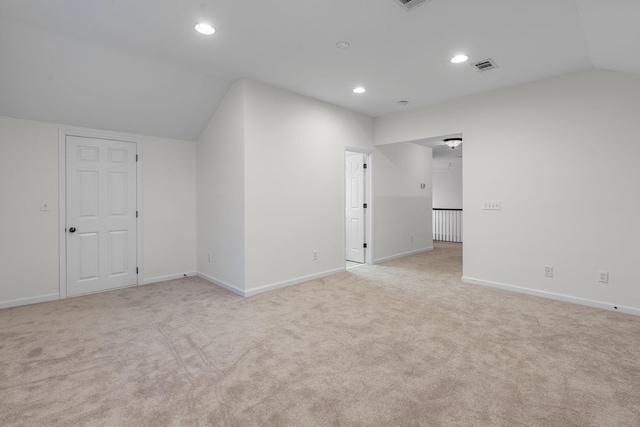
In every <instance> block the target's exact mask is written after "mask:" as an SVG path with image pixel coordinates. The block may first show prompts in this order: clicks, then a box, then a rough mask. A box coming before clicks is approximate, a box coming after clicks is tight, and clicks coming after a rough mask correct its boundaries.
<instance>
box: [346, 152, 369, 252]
mask: <svg viewBox="0 0 640 427" xmlns="http://www.w3.org/2000/svg"><path fill="white" fill-rule="evenodd" d="M347 152H352V153H360V154H364V155H365V158H364V161H365V163H366V164H367V169H366V170H365V173H364V180H365V188H364V197H365V203H367V210H366V212H365V216H364V218H365V220H364V240H365V242H366V243H367V250H366V251H365V257H364V262H365V264H373V260H374V259H375V258H374V256H373V255H374V251H375V246H374V244H373V225H374V224H373V221H374V215H373V208H374V205H373V185H374V182H373V150H369V149H366V148H359V147H351V146H345V147H344V153H343V159H342V182H343V183H344V182H346V179H347V171H346V168H345V167H344V165H345V164H346V162H347ZM346 208H347V196H346V189H345V185H344V184H343V185H342V216H343V217H344V212H345V210H346ZM346 232H347V230H346V226H345V222H344V220H343V221H342V259H343V260H345V262H346V259H347V249H346V247H347V236H346Z"/></svg>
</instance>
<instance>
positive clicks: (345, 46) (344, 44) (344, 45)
mask: <svg viewBox="0 0 640 427" xmlns="http://www.w3.org/2000/svg"><path fill="white" fill-rule="evenodd" d="M349 46H351V43H349V42H338V43H336V47H337V48H338V49H349Z"/></svg>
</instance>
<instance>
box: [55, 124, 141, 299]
mask: <svg viewBox="0 0 640 427" xmlns="http://www.w3.org/2000/svg"><path fill="white" fill-rule="evenodd" d="M67 136H78V137H83V138H93V139H107V140H110V141H118V142H132V143H135V144H136V154H137V156H138V161H137V162H136V204H137V210H138V219H137V223H136V262H137V264H138V274H137V277H136V286H140V285H141V284H142V282H143V280H142V278H143V277H144V265H143V257H142V222H143V221H142V219H143V218H144V211H143V209H142V161H143V159H144V158H143V156H142V138H139V137H135V136H122V135H105V134H97V133H93V132H86V131H76V130H64V129H60V130H59V131H58V195H59V196H58V224H59V234H58V246H59V249H58V251H59V260H60V264H59V271H60V275H59V279H58V280H59V299H64V298H67V239H66V236H67V233H66V231H65V229H66V226H67V225H66V219H67V155H66V153H67Z"/></svg>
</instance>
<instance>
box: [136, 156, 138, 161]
mask: <svg viewBox="0 0 640 427" xmlns="http://www.w3.org/2000/svg"><path fill="white" fill-rule="evenodd" d="M137 161H138V155H137V154H136V162H137Z"/></svg>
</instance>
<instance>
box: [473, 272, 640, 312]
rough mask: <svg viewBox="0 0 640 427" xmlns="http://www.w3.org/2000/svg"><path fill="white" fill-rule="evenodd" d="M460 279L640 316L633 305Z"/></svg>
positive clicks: (475, 283)
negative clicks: (628, 305)
mask: <svg viewBox="0 0 640 427" xmlns="http://www.w3.org/2000/svg"><path fill="white" fill-rule="evenodd" d="M462 281H463V282H465V283H472V284H474V285H481V286H488V287H491V288H497V289H502V290H506V291H511V292H518V293H521V294H526V295H533V296H536V297H541V298H547V299H552V300H556V301H563V302H569V303H572V304H579V305H585V306H588V307H595V308H602V309H604V310H609V311H616V312H619V313H625V314H631V315H634V316H640V309H638V308H634V307H627V306H623V305H616V304H612V303H608V302H601V301H593V300H589V299H585V298H578V297H572V296H569V295H562V294H556V293H553V292H546V291H540V290H537V289H531V288H523V287H521V286H515V285H507V284H505V283H497V282H491V281H489V280H482V279H474V278H473V277H464V276H463V277H462Z"/></svg>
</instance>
